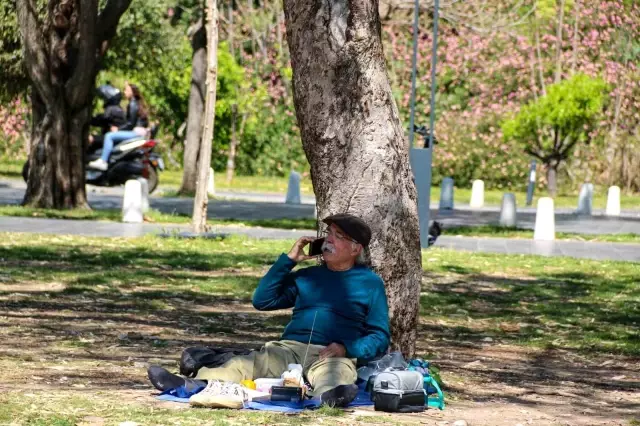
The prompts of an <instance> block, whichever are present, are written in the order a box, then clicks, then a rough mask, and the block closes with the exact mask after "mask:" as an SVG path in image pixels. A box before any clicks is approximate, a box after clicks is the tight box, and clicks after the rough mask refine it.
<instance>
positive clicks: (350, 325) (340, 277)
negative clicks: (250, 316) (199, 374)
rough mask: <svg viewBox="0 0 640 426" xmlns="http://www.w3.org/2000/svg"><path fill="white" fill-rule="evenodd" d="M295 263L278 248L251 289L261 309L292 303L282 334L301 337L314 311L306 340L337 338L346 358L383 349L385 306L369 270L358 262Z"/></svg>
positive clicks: (375, 277) (303, 338) (316, 342)
mask: <svg viewBox="0 0 640 426" xmlns="http://www.w3.org/2000/svg"><path fill="white" fill-rule="evenodd" d="M295 265H296V263H295V262H294V261H292V260H291V259H289V257H288V256H287V255H286V254H282V255H281V256H280V257H279V258H278V260H277V261H276V263H275V264H274V265H273V266H272V267H271V269H270V270H269V272H267V274H266V275H265V276H264V277H263V278H262V279H261V280H260V283H259V284H258V288H256V291H255V293H254V294H253V306H254V307H255V308H256V309H258V310H261V311H272V310H276V309H286V308H291V307H293V315H292V316H291V322H289V324H288V325H287V327H286V328H285V330H284V333H283V334H282V337H281V339H282V340H295V341H298V342H302V343H307V342H308V341H309V335H310V333H311V327H312V325H313V319H314V315H317V316H316V320H315V327H314V329H313V336H312V337H311V343H312V344H314V345H323V346H326V345H328V344H330V343H341V344H342V345H344V347H345V348H346V350H347V357H348V358H360V359H371V358H374V357H376V356H378V355H381V354H383V353H385V352H386V350H387V347H388V346H389V308H388V306H387V296H386V294H385V291H384V283H383V282H382V279H381V278H380V277H379V276H378V275H377V274H376V273H375V272H373V271H372V270H371V269H369V268H367V267H364V266H354V267H353V268H351V269H349V270H348V271H340V272H337V271H332V270H330V269H329V268H327V267H326V265H320V266H312V267H309V268H303V269H299V270H297V271H295V272H292V269H293V268H294V266H295ZM316 313H317V314H316Z"/></svg>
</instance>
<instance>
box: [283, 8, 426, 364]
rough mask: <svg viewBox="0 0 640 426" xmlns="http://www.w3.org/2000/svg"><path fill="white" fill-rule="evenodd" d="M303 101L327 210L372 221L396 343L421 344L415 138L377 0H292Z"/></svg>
mask: <svg viewBox="0 0 640 426" xmlns="http://www.w3.org/2000/svg"><path fill="white" fill-rule="evenodd" d="M284 10H285V19H286V26H287V41H288V43H289V49H290V54H291V63H292V66H293V89H294V90H293V91H294V103H295V108H296V115H297V119H298V124H299V126H300V129H301V133H302V142H303V146H304V150H305V153H306V155H307V158H308V160H309V163H310V164H311V177H312V181H313V188H314V192H315V194H316V199H317V206H318V217H324V216H327V215H329V214H332V213H339V212H350V213H355V214H357V215H359V216H361V217H362V218H363V219H364V220H365V221H366V222H367V223H369V224H370V225H371V228H372V230H373V235H374V238H373V241H372V243H371V258H372V263H373V266H374V268H375V269H376V270H377V271H378V273H379V274H380V275H381V276H382V278H383V279H384V281H385V285H386V288H387V296H388V300H389V309H390V320H391V333H392V346H393V348H395V349H400V350H402V352H403V353H405V354H412V353H413V352H414V350H415V339H416V334H417V326H418V308H419V298H420V281H421V252H420V238H419V229H418V213H417V207H416V189H415V185H414V182H413V177H412V173H411V170H410V167H409V145H408V142H407V139H406V137H405V134H404V131H403V129H402V125H401V122H400V119H399V117H398V109H397V107H396V103H395V101H394V98H393V95H392V92H391V86H390V83H389V78H388V75H387V70H386V67H385V57H384V54H383V49H382V41H381V34H380V19H379V16H378V2H377V0H329V1H322V0H284Z"/></svg>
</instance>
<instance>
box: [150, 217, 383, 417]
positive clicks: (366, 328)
mask: <svg viewBox="0 0 640 426" xmlns="http://www.w3.org/2000/svg"><path fill="white" fill-rule="evenodd" d="M324 222H325V223H326V224H327V225H328V226H329V228H328V232H327V234H326V239H325V241H324V244H323V246H322V257H323V260H324V262H323V264H322V265H320V266H311V267H308V268H303V269H299V270H297V271H294V272H292V269H293V268H294V266H296V264H298V263H299V262H301V261H303V260H308V259H312V258H313V257H314V256H308V255H306V254H305V253H304V252H303V249H304V247H305V246H307V245H308V244H309V243H311V242H312V241H314V240H315V238H313V237H302V238H300V239H299V240H298V241H297V242H296V243H295V244H294V246H293V248H292V249H291V251H290V252H289V254H288V255H285V254H282V255H281V256H280V258H279V259H278V260H277V262H276V263H275V264H274V265H273V266H272V267H271V269H270V270H269V272H267V274H266V275H265V276H264V277H263V278H262V280H261V281H260V283H259V284H258V288H257V289H256V291H255V293H254V295H253V306H255V308H256V309H258V310H261V311H271V310H276V309H285V308H291V307H293V315H292V317H291V321H290V322H289V324H288V325H287V327H286V328H285V330H284V333H283V334H282V337H281V339H280V340H278V341H275V342H268V343H267V344H265V345H264V347H263V348H262V349H261V350H260V351H254V352H252V353H251V354H249V355H244V356H237V357H234V358H232V359H231V360H229V361H227V362H226V363H225V364H224V365H222V366H221V367H219V368H202V369H200V370H199V372H198V374H197V376H196V378H195V379H194V380H196V381H200V383H199V384H203V383H204V381H209V382H211V381H224V382H234V383H240V382H241V381H242V380H253V379H258V378H279V377H280V375H281V374H282V373H283V372H284V371H285V370H287V366H288V364H303V363H304V365H303V372H304V375H305V376H306V377H307V380H308V381H309V383H310V384H311V386H312V387H313V391H312V392H310V394H311V395H312V396H314V397H316V398H319V399H320V400H321V402H322V403H325V404H328V405H331V406H346V405H348V404H349V403H350V402H351V401H352V400H353V399H354V398H355V396H356V394H357V392H358V388H357V386H356V385H355V381H356V379H357V374H356V364H355V362H356V359H357V358H361V359H371V358H374V357H376V356H379V355H381V354H383V353H385V352H386V350H387V347H388V345H389V317H388V307H387V297H386V294H385V289H384V283H383V282H382V279H381V278H380V277H379V276H378V275H376V274H375V273H374V272H373V271H372V270H371V269H369V267H367V266H366V261H365V259H366V257H365V256H364V251H363V250H364V248H365V247H367V245H368V244H369V241H370V240H371V229H370V228H369V227H368V226H367V224H366V223H364V221H362V220H361V219H360V218H358V217H355V216H352V215H349V214H337V215H334V216H330V217H328V218H326V219H324ZM312 330H313V332H312ZM309 341H310V345H308V343H309ZM305 358H306V361H305ZM149 378H150V379H151V382H152V383H153V384H154V386H156V388H158V389H160V390H165V389H170V388H174V387H178V386H180V385H183V384H185V381H187V382H189V381H191V380H192V379H183V378H181V377H180V376H176V375H173V374H171V373H169V372H168V371H166V370H164V369H162V368H160V367H151V368H150V369H149ZM196 384H198V383H196Z"/></svg>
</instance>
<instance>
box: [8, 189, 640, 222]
mask: <svg viewBox="0 0 640 426" xmlns="http://www.w3.org/2000/svg"><path fill="white" fill-rule="evenodd" d="M23 195H24V183H23V182H21V181H15V180H13V181H4V182H0V205H3V204H4V205H6V204H19V203H20V201H21V200H22V197H23ZM218 196H219V197H225V198H224V199H223V198H215V199H213V200H211V201H210V204H209V212H208V216H209V218H211V219H239V220H250V219H285V218H286V219H298V218H313V217H314V213H315V212H314V210H315V209H314V204H313V203H312V201H313V197H306V198H305V199H303V204H299V205H290V204H284V203H283V202H282V200H281V201H280V202H277V201H278V196H277V195H265V194H246V193H237V192H236V193H232V192H220V193H219V194H218ZM88 198H89V202H90V203H91V205H92V206H93V207H94V208H96V209H108V208H109V209H120V208H121V207H122V188H96V187H89V191H88ZM247 198H248V199H247ZM280 198H283V197H280ZM150 204H151V207H152V208H154V209H157V210H159V211H161V212H164V213H178V214H186V215H191V212H192V210H193V200H192V199H191V198H163V197H153V196H152V197H151V199H150ZM435 207H437V206H435ZM498 216H499V210H498V209H497V208H491V207H488V208H483V209H480V210H477V209H470V208H465V207H464V206H462V207H460V208H458V209H456V210H453V211H449V212H441V211H438V210H437V208H434V209H432V211H431V219H437V220H439V221H441V222H443V223H444V226H445V228H447V227H451V226H478V225H490V224H496V223H497V221H498ZM534 225H535V210H534V209H532V208H526V207H525V208H521V209H519V212H518V226H519V227H521V228H525V229H533V228H534ZM556 231H557V232H569V233H581V234H640V212H638V211H629V212H626V213H625V214H624V215H623V216H621V217H619V218H611V217H607V216H604V215H601V214H596V215H594V216H591V217H580V216H577V215H575V214H573V213H572V212H571V210H570V209H558V210H557V211H556Z"/></svg>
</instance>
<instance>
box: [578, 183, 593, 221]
mask: <svg viewBox="0 0 640 426" xmlns="http://www.w3.org/2000/svg"><path fill="white" fill-rule="evenodd" d="M592 212H593V184H592V183H583V184H582V188H580V195H578V210H576V214H580V215H586V216H591V214H592Z"/></svg>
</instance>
